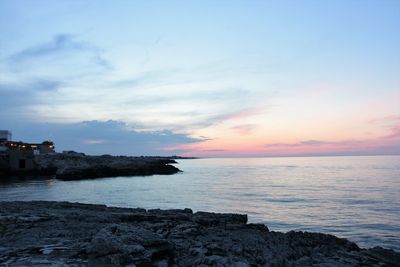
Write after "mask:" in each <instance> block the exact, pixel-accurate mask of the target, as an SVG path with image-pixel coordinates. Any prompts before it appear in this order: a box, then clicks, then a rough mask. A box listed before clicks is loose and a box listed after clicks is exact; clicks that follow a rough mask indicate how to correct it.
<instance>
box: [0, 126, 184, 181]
mask: <svg viewBox="0 0 400 267" xmlns="http://www.w3.org/2000/svg"><path fill="white" fill-rule="evenodd" d="M176 159H184V157H179V156H171V157H158V156H151V157H143V156H141V157H129V156H111V155H101V156H89V155H85V154H84V153H78V152H75V151H63V152H62V153H57V152H55V144H54V143H53V142H52V141H44V142H42V143H26V142H22V141H18V142H17V141H12V134H11V132H10V131H8V130H2V131H0V177H10V176H14V175H16V176H26V175H28V176H29V175H38V176H41V175H43V176H48V175H55V177H56V178H57V179H62V180H77V179H94V178H101V177H115V176H136V175H153V174H174V173H177V172H179V171H180V170H179V169H178V168H176V167H175V166H173V165H171V164H174V163H177V162H176V161H175V160H176Z"/></svg>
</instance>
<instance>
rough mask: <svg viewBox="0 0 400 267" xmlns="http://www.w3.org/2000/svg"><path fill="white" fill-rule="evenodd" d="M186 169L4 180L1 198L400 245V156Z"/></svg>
mask: <svg viewBox="0 0 400 267" xmlns="http://www.w3.org/2000/svg"><path fill="white" fill-rule="evenodd" d="M178 167H179V168H180V169H181V170H183V171H184V172H183V173H180V174H176V175H171V176H160V175H154V176H149V177H118V178H103V179H98V180H83V181H68V182H63V181H58V180H54V179H49V180H46V181H43V180H42V181H40V180H30V181H21V182H12V183H9V182H7V183H6V182H3V183H1V184H0V201H1V200H67V201H79V202H85V203H103V204H107V205H113V206H124V207H144V208H184V207H189V208H192V209H193V210H195V211H197V210H207V211H216V212H238V213H247V214H248V215H249V220H250V221H251V222H263V223H265V224H267V225H268V227H269V228H270V229H271V230H277V231H288V230H307V231H314V232H325V233H330V234H334V235H337V236H340V237H345V238H348V239H350V240H352V241H355V242H357V243H358V244H359V245H360V246H367V247H370V246H375V245H381V246H383V247H386V248H393V249H396V250H400V156H374V157H372V156H371V157H304V158H242V159H236V158H235V159H198V160H180V161H179V165H178Z"/></svg>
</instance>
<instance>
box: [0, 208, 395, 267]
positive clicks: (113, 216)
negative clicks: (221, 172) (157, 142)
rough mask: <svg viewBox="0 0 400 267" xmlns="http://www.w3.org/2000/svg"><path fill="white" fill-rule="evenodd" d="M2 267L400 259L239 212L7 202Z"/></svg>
mask: <svg viewBox="0 0 400 267" xmlns="http://www.w3.org/2000/svg"><path fill="white" fill-rule="evenodd" d="M0 266H159V267H161V266H236V267H245V266H400V253H398V252H395V251H393V250H386V249H383V248H380V247H375V248H370V249H362V248H359V247H358V246H357V245H356V244H355V243H352V242H350V241H348V240H346V239H340V238H337V237H335V236H332V235H326V234H319V233H306V232H288V233H280V232H272V231H269V230H268V228H267V227H266V226H265V225H263V224H248V223H247V216H246V215H239V214H216V213H207V212H196V213H193V212H192V211H191V210H190V209H184V210H145V209H129V208H114V207H106V206H104V205H90V204H79V203H68V202H45V201H33V202H0Z"/></svg>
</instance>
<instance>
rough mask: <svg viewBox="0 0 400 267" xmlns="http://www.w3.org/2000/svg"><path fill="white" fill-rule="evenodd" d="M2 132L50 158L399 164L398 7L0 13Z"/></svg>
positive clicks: (159, 5) (2, 4) (109, 5)
mask: <svg viewBox="0 0 400 267" xmlns="http://www.w3.org/2000/svg"><path fill="white" fill-rule="evenodd" d="M0 36H1V38H0V112H1V113H0V129H4V130H6V129H7V130H10V131H12V133H13V139H14V140H23V141H27V142H40V141H43V140H53V141H54V142H55V145H56V150H57V151H63V150H75V151H81V152H84V153H87V154H113V155H181V156H199V157H241V156H245V157H252V156H257V157H261V156H320V155H376V154H378V155H380V154H400V1H397V0H380V1H378V0H374V1H369V0H365V1H360V0H343V1H341V0H337V1H319V0H314V1H311V0H310V1H308V0H303V1H294V0H293V1H277V0H276V1H258V0H251V1H245V0H243V1H240V0H235V1H227V0H226V1H224V0H220V1H207V0H205V1H173V0H171V1H161V0H160V1H152V0H149V1H147V0H146V1H123V0H116V1H105V0H99V1H75V0H71V1H67V0H65V1H62V0H60V1H52V0H48V1H42V0H35V1H28V0H26V1H22V0H10V1H9V0H0Z"/></svg>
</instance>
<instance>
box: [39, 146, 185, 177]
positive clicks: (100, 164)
mask: <svg viewBox="0 0 400 267" xmlns="http://www.w3.org/2000/svg"><path fill="white" fill-rule="evenodd" d="M35 163H36V165H37V170H38V172H42V173H45V174H49V173H50V174H51V173H53V174H55V175H56V178H58V179H62V180H77V179H93V178H100V177H115V176H134V175H153V174H174V173H177V172H179V169H178V168H176V167H175V166H173V165H171V164H172V163H176V161H175V160H172V159H169V158H161V157H127V156H110V155H103V156H87V155H85V154H83V153H74V152H69V153H52V154H45V155H40V156H37V157H36V158H35Z"/></svg>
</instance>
